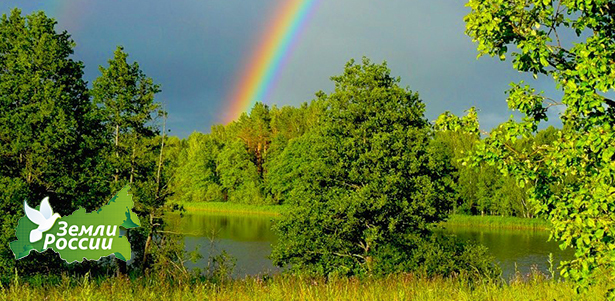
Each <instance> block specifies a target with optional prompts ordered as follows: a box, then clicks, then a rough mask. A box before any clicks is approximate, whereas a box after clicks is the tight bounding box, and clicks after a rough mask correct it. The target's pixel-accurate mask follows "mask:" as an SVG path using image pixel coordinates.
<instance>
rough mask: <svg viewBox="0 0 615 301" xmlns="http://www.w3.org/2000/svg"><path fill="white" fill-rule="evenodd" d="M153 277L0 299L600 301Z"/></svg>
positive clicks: (422, 285)
mask: <svg viewBox="0 0 615 301" xmlns="http://www.w3.org/2000/svg"><path fill="white" fill-rule="evenodd" d="M154 279H156V277H146V278H138V279H133V280H131V279H130V278H128V277H119V278H107V279H100V280H92V279H89V278H87V277H85V278H79V279H74V278H73V279H72V280H71V278H69V277H64V278H63V279H61V280H60V281H59V283H56V284H49V282H44V283H34V284H33V283H20V282H19V281H17V282H15V281H14V282H13V283H11V284H10V285H8V286H6V287H2V288H1V289H0V300H3V301H4V300H7V301H8V300H23V301H30V300H31V301H41V300H80V301H81V300H97V301H98V300H101V301H104V300H109V301H122V300H174V301H177V300H284V301H290V300H602V299H603V296H604V294H605V292H606V289H605V287H604V286H601V285H598V286H595V287H592V288H591V290H589V291H587V292H585V293H582V294H576V293H575V289H574V287H573V285H572V283H570V282H560V281H553V280H548V279H546V278H545V277H544V276H542V275H540V274H535V275H533V276H526V277H522V276H519V277H518V279H515V280H512V281H510V282H509V284H503V283H502V282H501V281H490V280H482V281H468V280H467V279H464V277H452V278H423V277H415V276H413V275H406V274H404V275H390V276H387V277H385V278H377V279H371V278H368V279H363V280H359V279H357V278H339V279H329V280H328V281H325V280H324V279H322V278H304V277H299V276H276V277H273V278H265V279H263V278H245V279H241V280H230V281H222V282H217V283H216V282H208V281H205V282H203V281H200V280H196V281H195V280H186V281H182V280H175V281H158V280H154Z"/></svg>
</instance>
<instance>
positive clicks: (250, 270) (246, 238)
mask: <svg viewBox="0 0 615 301" xmlns="http://www.w3.org/2000/svg"><path fill="white" fill-rule="evenodd" d="M168 221H169V222H171V224H172V227H173V228H175V230H176V231H180V232H182V233H184V234H185V235H186V236H185V248H186V250H187V251H194V250H197V248H198V252H199V253H200V254H201V255H202V257H203V258H202V259H200V260H199V261H197V262H196V263H192V262H188V263H187V266H188V267H189V268H195V267H199V268H204V267H206V266H207V263H208V259H209V258H210V257H211V256H212V255H213V256H215V255H218V254H220V252H221V251H222V250H225V251H226V252H227V253H228V254H229V255H231V256H233V257H234V258H235V259H236V266H235V270H234V272H233V276H235V277H243V276H245V275H258V274H266V273H278V272H280V269H279V268H277V267H275V266H274V265H273V264H272V263H271V261H270V260H269V259H268V258H267V257H268V256H269V254H270V253H271V245H272V244H274V243H275V242H276V235H275V234H274V233H273V231H271V225H272V223H273V221H272V218H271V217H269V216H254V215H249V216H235V215H232V216H229V215H226V214H217V213H190V214H185V215H184V217H183V218H179V216H178V215H171V216H169V217H168ZM441 231H443V232H444V233H449V234H453V235H456V236H458V237H459V238H461V239H464V240H472V241H475V242H478V243H480V244H483V245H485V246H487V247H488V248H489V252H490V253H491V254H492V255H493V256H494V257H495V260H496V261H497V263H498V264H499V265H500V266H501V267H502V272H503V275H502V276H503V277H504V279H510V278H511V277H512V276H513V275H514V274H515V272H516V271H519V272H520V273H522V274H527V273H529V272H530V270H531V268H532V267H535V268H537V269H538V270H540V271H542V272H544V273H548V269H549V262H548V260H549V254H553V261H554V265H555V266H554V268H555V267H556V266H557V264H558V263H559V262H560V261H561V260H568V259H571V258H573V256H574V251H573V250H565V251H562V250H560V249H559V247H558V245H557V243H555V242H553V241H548V238H549V234H548V233H547V232H545V231H528V230H493V229H486V228H476V227H448V228H446V229H443V230H441ZM556 273H557V271H556Z"/></svg>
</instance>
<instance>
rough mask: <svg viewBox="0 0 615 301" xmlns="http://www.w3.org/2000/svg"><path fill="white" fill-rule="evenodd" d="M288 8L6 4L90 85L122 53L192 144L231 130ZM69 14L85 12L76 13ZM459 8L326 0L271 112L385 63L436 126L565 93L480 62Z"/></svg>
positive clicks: (125, 1) (488, 124)
mask: <svg viewBox="0 0 615 301" xmlns="http://www.w3.org/2000/svg"><path fill="white" fill-rule="evenodd" d="M283 1H284V0H259V1H241V0H225V1H214V0H207V1H203V0H201V1H199V0H179V1H162V0H150V1H147V2H143V1H136V0H122V1H97V2H94V3H88V4H83V2H81V1H79V0H66V1H63V3H64V5H65V6H66V10H65V11H64V13H60V12H59V11H54V10H52V9H50V7H49V3H48V2H45V1H25V0H21V1H16V2H11V3H10V4H9V3H1V4H0V11H2V12H3V13H8V12H9V10H10V9H11V8H12V7H14V6H17V7H20V8H22V9H23V10H24V12H26V13H29V12H31V11H33V10H40V9H43V10H46V11H47V12H48V14H49V15H51V16H52V17H55V18H57V19H58V22H59V25H58V27H59V29H66V30H68V31H69V32H70V33H71V34H72V35H73V38H74V39H75V41H76V42H77V45H78V46H77V48H76V49H75V57H76V58H77V59H79V60H82V61H83V62H84V63H85V65H86V79H87V80H88V81H90V82H91V81H92V80H93V79H94V78H96V76H98V66H99V65H106V61H107V60H108V59H109V58H110V57H111V56H112V53H113V50H114V49H115V47H116V46H117V45H124V46H125V48H126V50H127V51H128V53H129V54H130V59H132V60H135V61H138V62H139V64H140V66H141V67H142V69H143V70H144V71H145V73H146V74H147V75H148V76H150V77H152V78H154V80H155V81H156V82H157V83H160V84H161V85H162V89H163V92H162V93H161V94H160V95H159V99H160V100H162V101H164V102H165V103H166V106H167V108H168V111H169V113H170V115H171V117H170V119H169V126H170V128H171V129H172V133H173V134H176V135H179V136H181V137H186V136H187V135H189V134H190V133H191V132H192V131H195V130H197V131H205V132H207V131H208V130H209V127H210V126H211V125H212V124H214V123H218V122H220V121H221V120H222V117H223V116H224V115H225V110H226V109H227V107H228V105H229V104H227V103H225V102H226V101H227V100H226V97H227V96H228V92H229V91H230V90H231V89H233V85H234V84H235V82H236V77H237V76H238V75H239V73H238V72H239V71H240V70H241V68H242V66H243V64H244V63H245V58H246V57H248V56H249V55H250V54H251V53H252V52H253V51H254V49H253V48H254V44H255V42H256V41H257V39H258V38H260V31H261V29H262V28H263V26H264V25H265V24H267V22H268V21H269V20H268V18H269V17H270V16H271V11H272V10H273V9H274V8H275V7H276V6H278V5H279V4H280V3H282V2H283ZM72 7H74V8H75V9H76V10H77V11H74V12H68V10H70V9H71V8H72ZM467 13H468V10H467V8H465V7H464V5H463V2H458V1H440V0H436V1H407V0H389V1H370V0H335V1H325V0H323V1H322V3H321V5H320V6H319V9H318V11H317V12H316V13H315V14H314V16H313V18H312V20H311V21H310V23H309V24H308V26H307V27H306V28H305V30H304V32H303V34H302V36H301V37H300V40H299V41H298V43H297V45H296V48H295V51H294V52H293V53H292V54H291V56H290V58H289V61H288V64H287V65H286V68H285V69H284V70H282V72H281V73H280V81H279V82H278V84H277V85H276V89H275V90H274V91H273V93H272V94H271V99H269V100H268V103H269V104H277V105H298V104H299V103H301V102H303V101H309V100H310V99H312V98H313V94H314V92H316V91H318V90H324V91H331V89H332V87H333V85H332V83H331V82H330V81H329V77H330V76H332V75H337V74H340V73H341V72H342V70H343V66H344V64H345V63H346V62H347V61H348V60H349V59H350V58H355V59H360V58H361V57H362V56H364V55H365V56H368V57H370V58H371V59H372V61H374V62H381V61H383V60H386V61H387V62H388V65H389V67H390V68H391V70H392V73H393V75H395V76H401V78H402V84H403V85H408V86H409V87H410V88H411V89H412V90H415V91H418V92H419V93H420V95H421V98H422V99H423V100H424V101H425V103H426V106H427V112H426V114H427V117H428V118H429V119H430V120H433V119H435V118H436V117H437V115H438V114H440V113H442V112H443V111H445V110H449V111H452V112H453V113H456V114H462V113H463V111H464V110H465V109H467V108H469V107H470V106H476V107H478V108H479V109H480V110H481V111H480V112H481V113H480V114H479V116H480V117H481V122H482V125H483V127H484V128H486V129H489V128H492V127H494V126H496V125H497V124H498V123H500V122H502V121H504V120H506V119H507V118H508V116H510V114H511V113H510V112H509V111H508V108H507V106H506V102H505V98H506V95H505V94H504V91H505V90H506V89H508V84H509V83H510V82H511V81H519V80H522V79H523V80H526V81H528V82H532V83H534V84H536V86H537V87H539V89H543V90H545V91H546V92H547V93H551V94H557V93H555V92H554V90H553V87H552V86H553V85H552V82H551V81H550V80H549V79H544V78H540V79H539V80H533V79H532V78H531V77H528V76H527V75H523V74H520V73H518V72H516V71H514V70H512V67H511V64H510V62H500V61H499V60H496V59H492V58H483V59H480V60H476V54H477V53H476V46H475V45H474V44H472V41H471V39H470V38H469V37H467V36H465V35H464V26H465V24H464V22H463V16H464V15H465V14H467Z"/></svg>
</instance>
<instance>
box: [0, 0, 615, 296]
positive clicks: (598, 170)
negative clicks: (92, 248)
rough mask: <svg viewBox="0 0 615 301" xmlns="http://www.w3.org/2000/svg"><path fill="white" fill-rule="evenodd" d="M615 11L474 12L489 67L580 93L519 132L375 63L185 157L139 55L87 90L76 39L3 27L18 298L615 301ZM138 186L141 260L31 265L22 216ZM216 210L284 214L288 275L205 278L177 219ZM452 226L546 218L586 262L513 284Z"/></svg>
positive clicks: (529, 4)
mask: <svg viewBox="0 0 615 301" xmlns="http://www.w3.org/2000/svg"><path fill="white" fill-rule="evenodd" d="M613 5H614V4H613V3H612V2H610V1H592V0H589V1H555V2H552V1H504V0H489V1H486V0H470V1H469V2H468V4H467V6H468V7H469V9H470V10H471V11H470V13H469V14H468V15H467V16H466V17H465V23H466V34H467V35H468V36H469V39H472V40H473V41H474V42H475V44H476V47H477V50H478V53H479V56H483V55H485V56H491V57H496V58H499V59H500V60H502V61H504V62H502V64H505V63H508V64H510V63H512V64H511V66H512V68H514V69H515V70H518V71H519V72H523V73H527V74H531V75H534V76H535V77H536V76H546V77H549V78H552V79H553V81H554V85H555V86H556V87H557V89H558V90H560V91H561V92H562V97H561V99H557V100H555V99H551V98H548V97H546V96H544V94H543V93H542V92H540V91H538V90H536V89H535V88H533V87H532V86H530V85H529V84H528V83H525V82H518V83H512V84H511V85H510V89H509V90H508V91H506V97H507V104H508V106H509V108H510V110H511V111H514V112H516V115H515V116H516V117H515V116H512V117H511V119H510V120H508V121H506V122H504V123H502V124H501V125H499V126H497V127H495V128H493V129H484V128H482V127H481V126H480V124H479V119H478V113H479V110H480V108H475V107H471V108H468V109H467V110H466V111H465V114H463V115H462V116H456V115H454V114H452V113H451V112H442V114H441V115H440V116H439V117H438V118H437V119H436V120H428V119H427V118H426V117H425V103H424V102H423V99H422V98H421V96H420V93H419V92H420V91H413V90H411V89H410V88H408V87H403V86H401V79H400V78H399V77H397V76H396V75H395V68H394V67H389V66H388V65H387V63H386V62H382V63H380V62H372V61H371V60H370V59H369V58H366V57H363V58H362V59H360V60H353V59H350V60H349V61H348V63H347V64H346V65H345V66H339V67H340V68H339V70H340V72H339V74H338V75H333V76H332V77H331V78H330V80H331V82H332V83H333V85H334V89H333V90H332V91H329V92H324V91H318V92H316V93H315V97H314V99H313V100H310V101H307V102H304V103H303V104H302V105H300V106H298V107H292V106H282V107H278V106H275V105H271V106H269V105H267V104H263V103H260V102H258V103H256V105H254V106H253V107H252V108H251V110H250V111H249V112H245V113H243V114H242V115H241V117H239V118H238V119H237V120H234V121H232V122H230V123H228V124H219V125H214V126H213V127H211V129H210V130H209V131H208V132H193V133H192V134H191V135H190V136H189V137H187V138H185V139H181V138H178V137H174V136H170V135H169V129H168V127H167V118H168V115H169V114H168V113H167V112H166V110H165V106H164V104H163V103H162V102H160V101H159V100H158V99H157V97H156V95H157V94H158V93H160V92H161V90H162V89H163V88H164V87H161V86H160V85H159V84H158V83H157V81H156V79H153V78H150V77H148V76H147V75H146V74H145V73H144V72H143V71H142V69H141V68H140V66H139V64H138V63H137V62H136V61H137V60H138V59H139V58H133V57H131V56H129V54H128V53H127V52H126V51H125V49H124V48H123V47H121V46H118V47H117V48H116V50H115V52H114V53H109V59H108V62H107V64H105V65H102V66H99V68H98V70H99V75H98V76H97V78H96V79H95V80H93V81H92V82H91V83H87V82H86V81H85V80H84V68H85V66H84V64H83V63H82V62H80V61H78V60H75V59H74V50H75V46H76V44H75V42H74V41H73V40H72V39H71V36H70V33H68V32H66V31H64V32H59V31H58V29H57V28H56V25H57V23H56V21H55V20H54V19H52V18H50V17H48V16H47V15H46V14H45V13H44V12H36V13H32V14H29V15H25V14H22V13H21V11H20V10H19V9H14V10H13V11H11V12H10V13H7V14H4V15H3V16H2V18H1V20H0V36H1V39H0V167H1V168H0V212H1V213H2V216H1V217H0V218H1V219H2V226H1V228H0V283H1V284H0V300H15V299H21V298H23V299H24V300H26V299H28V300H30V299H32V300H34V299H40V296H45V295H46V296H51V298H54V299H58V300H63V299H66V300H81V299H87V298H89V299H93V300H103V299H104V300H106V299H109V300H123V299H124V298H126V299H138V300H139V299H156V298H164V299H177V298H180V299H181V298H186V299H210V298H211V299H215V300H234V299H262V298H271V299H276V300H277V299H288V298H289V296H291V293H290V292H291V291H292V292H293V293H292V294H293V295H292V297H291V299H293V300H294V299H297V300H322V299H335V300H346V299H348V300H357V299H365V300H372V299H374V300H378V299H395V300H405V299H408V298H414V299H417V300H433V299H448V298H453V299H456V300H477V299H478V300H487V299H488V300H492V299H498V300H500V299H502V298H504V299H502V300H527V298H528V297H529V296H536V298H539V299H540V300H543V299H544V300H602V299H605V298H609V299H610V300H613V299H615V293H614V292H615V286H613V280H614V279H615V229H614V227H613V224H614V223H615V215H614V214H615V185H614V184H613V183H615V128H614V127H613V126H614V124H615V101H614V100H611V99H609V98H608V97H607V96H608V95H609V93H610V92H612V91H613V89H615V71H614V70H615V69H613V65H614V63H613V60H615V25H614V24H615V21H614V20H615V19H614V16H615V14H614V13H613V7H614V6H613ZM565 30H570V31H572V32H574V33H575V36H576V38H577V41H575V42H574V43H572V44H571V45H572V46H570V47H568V45H567V44H565V43H562V42H561V41H560V36H559V35H558V31H560V32H562V31H565ZM323 88H324V87H323ZM552 107H560V108H563V109H562V113H561V114H560V116H559V118H560V120H559V121H560V122H561V123H559V124H560V126H557V127H555V126H552V124H557V123H552V122H551V123H549V122H548V118H547V111H548V110H549V109H551V108H552ZM126 185H130V187H132V188H131V189H132V190H131V191H132V195H133V199H134V202H135V207H134V212H135V213H136V214H137V215H138V216H139V219H140V224H141V227H139V228H134V229H130V230H128V231H127V234H126V235H127V236H128V239H129V241H130V243H131V245H132V250H133V259H134V261H132V262H130V263H128V264H127V263H126V262H124V261H121V260H118V259H115V258H114V257H113V256H111V257H105V258H102V259H101V260H99V261H87V260H86V261H84V262H82V263H71V264H69V263H66V262H65V261H63V260H61V259H60V257H59V256H58V254H57V253H55V252H53V251H51V250H47V251H45V252H43V253H37V252H33V253H31V254H30V255H29V256H28V257H27V258H24V259H21V260H15V256H14V254H13V253H12V251H11V250H10V248H9V242H11V241H14V240H15V239H16V238H15V229H16V227H17V222H18V220H19V219H20V218H21V217H23V216H24V209H23V203H24V199H26V200H28V201H30V200H41V199H43V198H44V197H49V201H50V202H51V205H52V207H53V208H54V210H55V211H56V212H58V213H60V214H61V215H62V216H64V215H68V214H70V213H72V212H73V211H75V210H76V209H78V208H81V207H82V208H85V209H86V210H87V211H88V212H89V211H93V210H96V209H98V208H100V207H101V206H102V205H103V204H104V203H105V202H106V201H107V200H108V199H109V198H110V197H111V196H113V195H114V194H115V193H116V192H117V191H119V190H120V189H121V188H122V187H124V186H126ZM202 203H212V204H214V205H213V206H218V205H215V204H219V203H230V204H238V205H242V206H246V207H245V208H250V206H255V207H254V208H257V207H258V206H269V207H276V206H279V207H280V208H284V210H280V212H281V216H280V217H279V218H278V219H276V221H275V223H274V227H273V230H274V232H275V233H276V235H277V243H276V244H275V245H273V247H272V248H273V249H272V253H271V256H270V258H271V260H272V262H273V263H274V264H276V265H277V266H280V267H284V268H285V269H284V270H283V272H282V274H280V275H272V276H269V275H266V276H263V277H259V276H256V277H246V278H245V279H234V278H232V277H230V276H229V275H230V274H229V271H228V270H227V269H228V267H229V266H228V263H229V258H227V257H226V256H225V255H224V254H225V253H223V255H221V256H219V257H216V258H212V259H211V260H210V262H212V265H211V266H208V267H207V269H206V270H201V269H197V270H189V269H187V268H186V267H185V263H186V262H189V261H190V260H191V259H192V258H191V257H193V256H194V254H192V253H191V252H187V251H185V248H184V245H183V235H182V233H177V232H175V231H173V230H172V229H171V228H170V226H169V225H168V219H166V218H165V216H167V215H168V214H169V213H178V214H179V215H180V216H183V214H186V208H185V207H189V206H190V205H191V204H192V205H194V204H202ZM248 211H249V209H248ZM453 215H471V216H481V217H485V218H486V217H488V216H500V217H518V218H523V219H527V220H528V221H529V220H533V219H540V220H543V221H546V223H548V224H549V231H550V237H551V239H552V240H554V241H556V242H557V243H558V244H559V246H560V247H561V248H562V249H570V248H572V249H574V259H572V260H569V261H565V262H562V264H561V265H560V266H559V270H557V271H554V272H553V273H557V274H559V275H561V276H562V278H559V279H554V277H553V275H554V274H552V275H551V277H549V275H542V274H539V273H537V274H533V275H530V276H528V277H526V278H525V279H523V277H520V278H519V279H516V280H514V281H508V280H507V279H502V277H500V275H501V270H500V267H499V266H498V265H497V264H496V263H495V261H494V260H493V257H492V256H491V255H490V253H489V251H488V250H487V248H486V247H484V246H482V245H479V244H476V243H472V242H465V241H462V240H460V239H458V238H457V237H455V236H451V235H444V234H442V233H441V232H439V231H437V229H438V228H439V227H440V225H441V223H442V222H445V221H446V220H447V219H449V217H450V216H453ZM434 290H435V292H434V294H431V293H428V292H432V291H434ZM71 291H72V292H74V294H73V295H71V293H70V292H71ZM342 291H344V292H346V293H341V292H342ZM66 292H68V293H66ZM398 293H399V294H398ZM396 294H398V295H396ZM402 294H403V295H402ZM438 294H440V295H438ZM26 296H27V297H26Z"/></svg>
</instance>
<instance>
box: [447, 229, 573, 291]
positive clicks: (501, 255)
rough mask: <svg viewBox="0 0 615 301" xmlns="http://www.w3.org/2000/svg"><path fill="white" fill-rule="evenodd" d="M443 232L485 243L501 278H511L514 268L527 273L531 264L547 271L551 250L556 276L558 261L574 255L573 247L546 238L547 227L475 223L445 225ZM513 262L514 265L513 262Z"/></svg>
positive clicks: (542, 270) (524, 273) (547, 236)
mask: <svg viewBox="0 0 615 301" xmlns="http://www.w3.org/2000/svg"><path fill="white" fill-rule="evenodd" d="M443 231H444V233H449V234H453V235H456V236H457V237H459V238H461V239H463V240H471V241H475V242H478V243H480V244H483V245H485V246H486V247H487V248H489V252H490V253H491V254H492V255H493V256H494V257H495V259H496V262H497V263H498V264H499V265H500V266H501V267H502V274H503V275H502V276H503V277H504V279H510V278H511V277H512V276H514V274H515V269H516V270H517V271H519V272H520V273H522V274H523V275H526V274H528V273H529V272H530V270H531V268H532V267H533V266H534V267H536V268H538V270H540V271H541V272H543V273H545V274H548V270H549V262H548V261H549V254H553V265H554V266H553V269H554V270H555V274H556V275H555V276H556V277H557V276H558V274H559V272H558V271H557V269H556V268H557V265H558V264H559V262H560V261H562V260H569V259H572V258H573V257H574V250H571V249H567V250H565V251H562V250H560V248H559V246H558V244H557V242H554V241H548V240H549V233H548V232H546V231H532V230H508V229H484V228H477V227H448V228H447V229H445V230H443ZM515 265H516V266H515Z"/></svg>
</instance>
